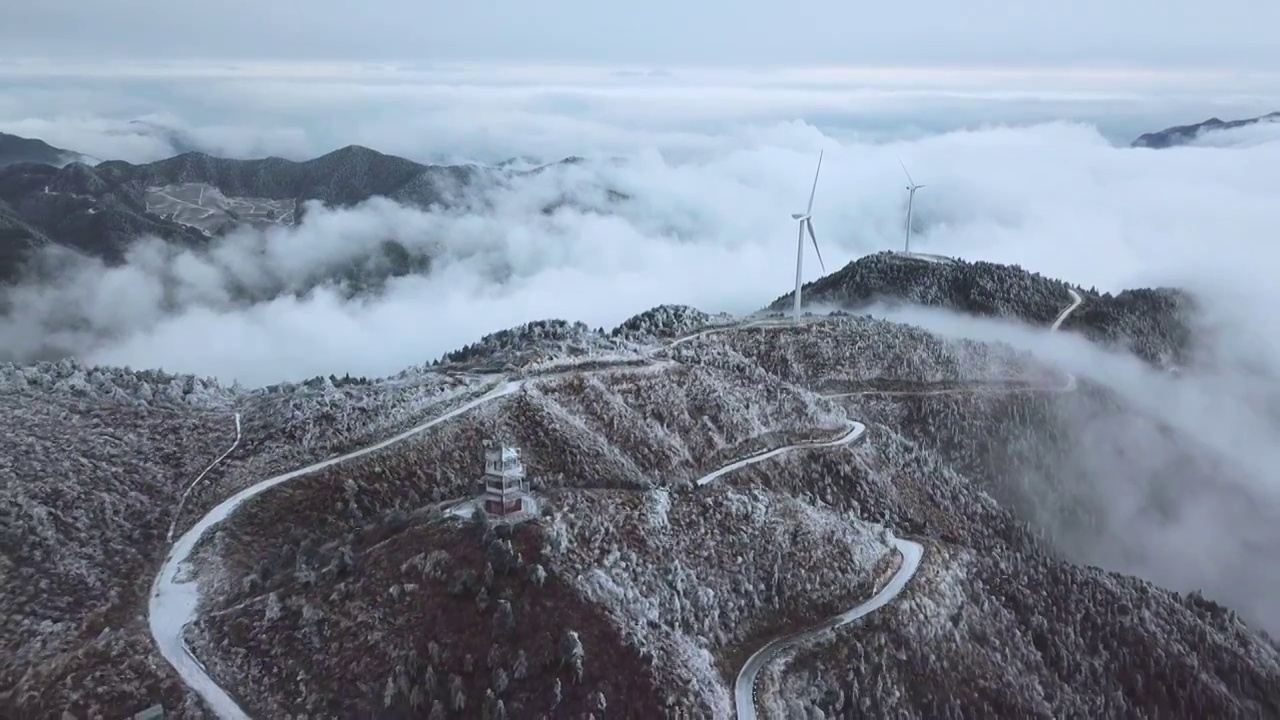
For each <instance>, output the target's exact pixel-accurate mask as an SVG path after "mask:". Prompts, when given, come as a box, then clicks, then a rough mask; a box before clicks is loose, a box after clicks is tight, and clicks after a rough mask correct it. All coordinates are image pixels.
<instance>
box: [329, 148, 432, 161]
mask: <svg viewBox="0 0 1280 720" xmlns="http://www.w3.org/2000/svg"><path fill="white" fill-rule="evenodd" d="M336 157H370V158H372V157H379V158H383V157H385V158H391V157H395V158H396V159H397V160H403V159H404V158H399V157H396V156H394V155H388V154H386V153H382V152H378V151H377V150H374V149H373V148H371V147H366V146H364V145H345V146H343V147H340V148H338V149H337V150H334V151H332V152H328V153H325V154H324V155H321V156H320V157H318V158H316V160H324V159H325V158H336ZM406 162H409V161H406Z"/></svg>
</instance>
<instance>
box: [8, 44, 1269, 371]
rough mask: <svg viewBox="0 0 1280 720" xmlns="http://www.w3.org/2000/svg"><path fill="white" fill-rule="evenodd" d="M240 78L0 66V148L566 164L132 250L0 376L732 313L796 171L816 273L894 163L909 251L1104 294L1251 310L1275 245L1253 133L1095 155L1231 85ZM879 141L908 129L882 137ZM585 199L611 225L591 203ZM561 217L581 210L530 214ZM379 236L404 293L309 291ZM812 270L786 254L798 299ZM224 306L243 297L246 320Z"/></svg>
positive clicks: (14, 349) (190, 366)
mask: <svg viewBox="0 0 1280 720" xmlns="http://www.w3.org/2000/svg"><path fill="white" fill-rule="evenodd" d="M0 70H3V68H0ZM250 70H251V69H245V68H243V67H241V68H223V67H218V66H190V67H188V66H175V67H174V68H170V69H169V70H167V71H164V72H159V71H157V70H156V69H154V68H146V67H143V68H142V69H137V68H134V69H130V67H129V66H122V67H121V68H117V69H116V70H115V71H114V74H111V75H108V76H106V77H105V79H104V77H102V76H100V75H98V76H95V75H92V74H90V69H87V68H80V69H76V68H70V69H67V68H62V67H61V66H30V67H26V69H25V71H24V72H25V73H26V74H22V73H20V72H18V71H17V70H15V69H14V68H12V67H11V68H9V69H8V74H7V75H6V74H5V73H4V72H0V79H4V80H5V81H6V82H9V83H11V84H12V85H13V87H14V88H15V89H16V91H15V92H13V93H6V94H5V98H6V99H5V100H4V101H2V102H0V131H7V132H12V133H16V134H21V135H26V136H34V137H41V138H43V139H45V140H47V141H49V142H51V143H52V144H54V145H57V146H59V147H64V148H68V149H71V150H75V151H77V152H82V153H86V154H89V155H93V156H95V157H100V158H122V159H127V160H131V161H135V162H142V161H148V160H153V159H157V158H161V157H166V156H168V155H170V154H172V153H174V152H177V151H185V150H191V149H199V150H205V151H209V152H213V153H216V154H222V155H228V156H232V157H254V156H264V155H270V154H274V155H281V156H285V157H291V158H299V159H301V158H307V157H312V156H315V155H318V154H321V153H323V152H326V151H328V150H331V149H334V148H336V147H339V146H341V145H345V144H349V143H359V144H365V145H368V146H372V147H375V148H377V149H379V150H383V151H386V152H392V153H401V154H404V155H406V156H408V157H411V158H414V159H418V160H421V161H433V160H438V161H451V162H464V161H465V162H481V163H494V162H498V161H500V160H503V159H508V158H511V157H522V158H528V159H529V160H531V161H535V162H538V161H549V160H555V159H558V158H560V157H564V156H567V155H580V156H584V157H586V158H587V159H588V162H586V163H585V164H582V165H575V166H566V167H563V168H560V169H557V170H555V171H553V172H548V173H544V174H541V175H538V176H535V177H532V178H529V179H527V180H525V181H521V182H516V183H514V184H511V185H507V186H504V187H502V188H499V189H495V190H492V191H491V192H490V193H489V196H488V197H486V198H484V209H483V210H480V211H440V212H424V211H421V210H417V209H411V208H405V207H400V206H396V205H394V204H392V203H388V202H385V201H381V200H374V201H371V202H369V203H367V204H365V205H362V206H360V207H357V208H352V209H345V210H331V211H318V212H314V213H312V214H310V215H309V216H308V219H307V221H306V222H304V223H303V224H302V225H301V226H300V227H297V228H294V229H279V230H269V231H266V232H254V231H243V232H238V233H235V234H232V235H231V236H229V237H227V238H224V239H220V240H218V241H216V242H214V243H213V244H212V245H211V247H210V248H209V249H208V251H207V252H190V251H186V252H177V251H174V250H173V249H172V248H168V247H165V246H164V245H162V244H161V243H158V242H148V241H143V242H140V243H139V244H138V246H137V247H136V248H135V250H134V251H133V252H132V253H131V255H130V260H129V262H128V263H127V264H126V265H124V266H123V267H116V268H103V267H101V266H98V265H97V264H96V263H85V264H84V265H83V266H82V267H80V268H79V269H77V270H74V271H68V272H67V273H65V274H64V277H63V278H62V280H61V281H59V282H56V283H53V284H40V285H27V286H23V287H19V288H17V289H15V290H11V291H10V294H9V298H8V299H9V301H10V303H11V305H12V307H13V310H12V312H10V313H9V315H8V316H7V317H5V318H4V319H2V320H0V346H3V347H4V348H5V351H6V354H7V355H8V356H9V357H16V358H32V357H38V356H45V355H47V354H48V353H49V352H50V348H52V349H53V350H55V351H69V352H72V353H74V354H77V355H79V356H82V357H85V358H86V359H88V360H91V361H94V362H101V363H112V364H128V365H131V366H134V367H157V366H159V367H163V368H164V369H166V370H170V371H184V372H194V373H198V374H204V375H213V376H217V377H219V378H222V379H225V380H228V381H231V380H238V381H240V382H243V383H246V384H249V385H258V384H265V383H270V382H274V381H279V380H283V379H301V378H305V377H309V376H313V375H317V374H329V373H337V374H343V373H347V372H350V373H353V374H357V375H367V376H381V375H387V374H390V373H394V372H397V371H399V370H401V369H403V368H405V367H407V366H410V365H415V364H421V363H423V362H426V361H430V360H432V359H434V358H437V357H439V356H440V355H441V354H443V353H444V352H447V351H449V350H451V349H454V348H456V347H459V346H461V345H463V344H466V343H468V342H471V341H474V340H476V339H478V338H479V337H480V336H482V335H484V334H485V333H488V332H492V331H494V330H498V329H501V328H504V327H509V326H512V325H515V324H519V323H521V322H526V321H529V320H535V319H541V318H549V317H562V318H567V319H574V320H583V321H585V322H587V323H589V324H591V325H593V326H606V327H608V326H612V325H614V324H616V323H617V322H619V321H621V320H623V319H625V318H626V317H628V316H630V315H632V314H634V313H636V312H639V311H642V310H644V309H646V308H648V307H651V306H653V305H656V304H660V303H687V304H691V305H695V306H697V307H700V308H703V309H706V310H709V311H728V312H737V313H745V312H750V311H753V310H755V309H758V308H759V307H761V306H762V305H764V304H765V303H767V302H768V301H770V300H771V299H773V298H774V297H776V296H777V295H779V294H781V293H782V292H785V291H786V290H787V289H788V287H789V285H790V278H791V276H792V274H793V272H794V270H793V265H792V260H791V257H792V256H793V255H792V252H793V248H792V245H791V243H792V242H793V240H792V238H794V234H793V232H794V230H793V228H792V221H791V220H790V218H789V214H790V213H792V212H795V211H798V210H800V209H802V208H803V205H804V203H805V200H806V196H807V194H808V190H809V184H810V182H811V180H812V173H813V168H814V163H815V162H816V159H817V155H818V152H819V150H822V151H825V153H826V155H825V158H826V160H825V163H824V165H823V171H822V178H821V181H820V182H819V186H818V192H817V199H816V203H815V208H814V212H815V226H816V228H817V232H818V237H819V240H820V241H821V243H822V247H823V252H824V259H825V260H826V262H827V264H828V270H833V269H835V268H837V267H839V266H841V265H843V264H845V263H847V262H849V261H850V260H852V259H854V258H857V257H859V256H861V255H864V254H867V253H869V252H874V251H877V250H882V249H888V248H893V247H897V246H899V245H900V244H901V236H902V234H903V226H904V212H903V211H904V206H905V200H906V198H905V195H906V193H905V190H904V184H905V178H904V177H903V174H902V169H901V168H900V167H899V158H900V159H901V160H902V162H904V163H905V164H906V166H907V167H908V168H909V169H911V171H912V173H913V174H914V175H915V178H916V181H917V182H920V183H924V184H927V185H928V187H926V188H925V189H923V190H921V191H920V193H919V195H918V196H917V204H916V210H915V223H914V224H915V226H916V232H917V235H916V240H915V245H916V247H917V248H918V249H920V250H922V251H929V252H937V253H943V254H948V255H958V256H962V257H965V258H969V259H986V260H994V261H999V262H1010V263H1018V264H1021V265H1023V266H1025V267H1028V268H1030V269H1033V270H1036V271H1039V272H1042V273H1045V274H1049V275H1053V276H1057V277H1061V278H1064V279H1067V280H1070V281H1073V282H1077V283H1081V284H1083V285H1085V286H1092V285H1096V286H1097V287H1099V288H1103V289H1109V290H1119V289H1122V288H1124V287H1130V286H1135V285H1150V284H1159V283H1173V284H1186V283H1188V282H1193V281H1197V282H1204V281H1208V280H1209V279H1211V278H1217V279H1222V278H1230V282H1229V283H1227V284H1238V282H1237V281H1243V280H1244V278H1245V277H1246V276H1245V275H1241V274H1240V273H1250V275H1248V276H1247V277H1250V278H1254V280H1256V282H1254V284H1255V285H1257V286H1258V287H1259V288H1265V287H1267V286H1268V285H1270V283H1265V282H1262V280H1264V279H1265V277H1263V278H1256V277H1255V276H1256V275H1257V274H1258V273H1259V272H1263V274H1264V276H1265V271H1264V270H1263V269H1264V268H1266V267H1267V263H1266V262H1264V261H1260V258H1268V257H1272V254H1271V253H1272V251H1271V249H1270V248H1271V243H1270V242H1269V240H1268V237H1269V236H1270V234H1271V233H1272V232H1273V228H1275V227H1277V226H1278V221H1280V205H1276V204H1275V203H1274V202H1272V201H1271V198H1272V196H1273V193H1274V189H1275V188H1276V187H1280V163H1277V162H1276V160H1277V156H1278V155H1280V144H1277V143H1275V142H1273V141H1272V139H1273V138H1275V137H1276V133H1274V132H1271V131H1270V128H1261V129H1260V128H1248V129H1243V130H1240V131H1233V132H1230V133H1223V134H1221V135H1220V136H1215V137H1213V138H1208V139H1206V140H1205V141H1204V144H1208V145H1213V146H1214V147H1212V148H1207V147H1193V148H1181V149H1173V150H1166V151H1145V150H1132V149H1127V148H1125V147H1123V145H1124V144H1125V142H1126V141H1127V140H1128V139H1129V138H1131V137H1132V135H1133V134H1136V130H1147V129H1156V128H1158V127H1162V126H1164V125H1165V124H1168V123H1170V122H1177V121H1191V120H1195V119H1197V118H1198V117H1199V116H1200V115H1204V114H1206V113H1207V112H1208V110H1206V109H1200V110H1196V109H1190V108H1189V107H1188V106H1189V105H1193V104H1194V103H1192V100H1193V99H1194V98H1196V97H1200V98H1201V105H1205V106H1211V107H1212V109H1213V110H1214V111H1217V112H1219V114H1222V106H1223V105H1224V104H1225V105H1226V107H1227V109H1228V111H1230V112H1237V113H1239V114H1241V115H1242V116H1247V114H1248V113H1249V112H1255V113H1256V112H1260V110H1257V108H1258V107H1260V106H1261V105H1260V103H1265V102H1269V100H1266V99H1262V100H1259V99H1258V96H1257V94H1256V93H1257V91H1258V89H1257V88H1252V90H1253V91H1254V94H1252V95H1247V96H1241V97H1243V98H1244V99H1235V100H1232V97H1233V96H1227V95H1212V96H1210V95H1200V96H1197V95H1195V94H1194V93H1192V94H1191V96H1190V97H1191V99H1188V96H1187V93H1186V92H1185V90H1183V89H1180V86H1177V85H1176V84H1174V85H1172V86H1171V85H1170V84H1171V83H1173V82H1174V81H1173V80H1170V79H1168V78H1159V77H1158V78H1156V79H1155V80H1151V79H1149V78H1145V76H1139V77H1138V78H1137V79H1135V78H1133V77H1129V76H1127V75H1120V76H1116V77H1113V76H1110V75H1098V74H1096V73H1095V74H1088V73H1086V74H1084V75H1082V76H1074V75H1069V74H1067V75H1062V74H1059V75H1052V74H1051V75H1046V76H1044V77H1036V76H1030V77H1022V76H1012V77H1009V76H1007V74H1003V75H1002V74H998V73H996V74H992V73H985V74H984V73H980V72H976V71H975V72H973V73H970V74H969V75H957V74H956V73H950V74H940V75H938V76H937V77H934V78H931V77H930V76H928V75H923V76H922V75H921V74H920V73H916V74H904V73H890V72H884V73H880V74H879V75H877V74H873V73H862V74H853V75H850V74H849V73H844V74H841V73H838V72H836V71H825V72H818V71H813V72H810V73H808V74H804V73H800V72H799V71H793V72H782V71H776V72H773V73H765V74H756V75H749V74H747V75H744V74H743V73H742V72H736V73H735V72H729V71H724V72H721V73H719V74H714V73H711V72H710V71H698V72H693V71H688V72H685V73H683V74H682V73H680V72H677V71H670V70H662V71H645V72H639V71H635V72H630V73H628V72H622V71H619V70H611V71H608V72H605V71H603V70H594V69H590V68H585V69H584V68H559V69H554V68H553V69H546V68H542V69H539V68H532V69H523V70H520V71H519V72H517V71H515V70H509V71H501V72H499V71H495V70H486V69H483V68H480V69H476V68H467V67H459V68H452V69H447V70H435V71H431V72H428V71H414V70H405V69H388V68H381V69H379V68H356V69H351V68H346V69H343V68H338V69H329V70H324V71H322V70H323V69H321V70H316V69H314V68H310V69H307V68H303V69H299V68H297V67H293V66H283V68H281V67H268V68H266V69H259V70H257V71H250ZM340 71H341V72H340ZM40 72H44V73H45V74H44V75H41V74H40ZM1188 82H1189V81H1188ZM1192 85H1194V83H1192ZM53 87H58V88H60V89H61V92H52V91H51V90H50V88H53ZM1170 87H1172V88H1173V90H1171V89H1170ZM1192 89H1196V90H1197V92H1200V93H1207V92H1209V90H1207V89H1203V88H1200V89H1197V88H1195V87H1193V88H1192ZM1175 91H1176V92H1175ZM1209 100H1212V102H1209ZM1233 103H1234V104H1233ZM1250 103H1252V104H1250ZM86 108H92V109H93V110H92V112H87V111H86ZM99 108H101V109H99ZM1107 108H1113V109H1114V110H1113V112H1112V113H1111V115H1108V114H1107ZM1174 114H1182V115H1181V117H1169V116H1170V115H1174ZM902 117H914V118H915V122H913V123H900V124H895V122H896V121H897V119H898V118H902ZM1002 117H1003V118H1005V119H1004V121H1003V122H1002V121H1001V118H1002ZM1054 117H1058V118H1065V119H1059V120H1055V119H1053V118H1054ZM1108 117H1110V118H1111V121H1110V122H1112V123H1113V124H1112V125H1107V121H1106V120H1105V118H1108ZM813 118H818V119H817V120H815V119H813ZM1094 118H1104V120H1093V121H1090V119H1094ZM139 120H141V122H139ZM1138 120H1140V121H1141V122H1142V123H1145V126H1144V127H1141V128H1135V131H1127V130H1117V129H1116V127H1121V126H1124V123H1125V122H1129V123H1136V122H1137V121H1138ZM1115 123H1119V125H1116V124H1115ZM1100 127H1101V128H1111V129H1110V130H1106V129H1102V130H1100V129H1099V128H1100ZM1276 127H1280V125H1277V126H1276ZM930 128H932V129H930ZM1126 132H1127V133H1129V134H1128V135H1117V133H1126ZM1268 133H1270V134H1268ZM1232 138H1235V141H1233V140H1232ZM606 188H607V189H612V190H616V191H620V192H623V193H625V194H626V195H627V196H628V198H629V199H626V200H623V201H619V202H607V201H606V200H605V198H604V193H605V189H606ZM564 198H568V199H571V200H577V201H580V202H578V203H577V204H576V205H575V204H569V205H566V206H562V207H561V208H560V209H559V210H558V211H556V212H555V213H552V214H550V215H548V214H545V213H543V212H541V210H542V208H544V207H545V206H546V205H547V204H549V203H552V202H555V201H557V200H558V199H564ZM387 238H395V239H396V240H398V241H399V242H401V243H402V244H404V245H405V246H406V247H407V248H409V249H410V250H411V251H414V252H421V253H423V254H429V255H430V256H431V257H432V258H433V266H432V271H431V272H430V274H429V275H425V276H424V275H414V276H409V277H403V278H397V279H393V280H391V281H390V282H389V283H388V284H387V285H386V286H385V287H383V288H381V289H380V291H379V292H378V293H376V294H370V293H358V294H354V295H353V293H351V292H349V291H348V290H347V289H345V288H343V287H340V286H338V285H336V284H325V283H323V282H320V284H319V285H318V286H317V282H318V281H319V280H323V279H324V278H326V277H329V276H332V275H334V274H335V273H336V272H337V271H338V270H339V269H340V268H342V267H344V266H347V265H350V264H352V263H353V262H354V263H359V262H363V261H364V260H365V259H367V258H368V257H369V256H370V254H371V253H375V252H376V251H377V249H378V248H379V247H380V246H381V245H382V243H383V241H384V240H386V239H387ZM821 272H822V271H821V269H820V267H819V266H818V264H817V262H816V261H815V259H814V257H813V256H810V257H809V261H808V265H807V267H806V271H805V277H806V279H813V278H816V277H818V276H819V275H820V274H821ZM246 290H247V291H249V296H250V297H255V298H270V299H264V300H263V301H261V302H256V303H252V304H247V303H245V302H243V301H242V300H241V299H238V298H243V296H244V294H245V291H246ZM1259 292H1266V291H1265V290H1261V289H1260V290H1259Z"/></svg>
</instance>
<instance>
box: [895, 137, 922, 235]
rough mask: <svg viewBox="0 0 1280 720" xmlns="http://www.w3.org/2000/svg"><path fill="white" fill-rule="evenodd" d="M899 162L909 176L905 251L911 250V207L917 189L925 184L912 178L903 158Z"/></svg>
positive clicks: (904, 172)
mask: <svg viewBox="0 0 1280 720" xmlns="http://www.w3.org/2000/svg"><path fill="white" fill-rule="evenodd" d="M898 164H899V165H902V172H903V174H905V175H906V176H907V241H906V244H905V245H904V246H903V250H902V251H903V252H908V253H909V252H911V207H912V205H914V204H915V199H916V191H917V190H919V189H920V188H922V187H925V186H924V185H917V184H916V181H915V180H912V179H911V173H909V172H907V166H906V164H905V163H903V162H902V158H898Z"/></svg>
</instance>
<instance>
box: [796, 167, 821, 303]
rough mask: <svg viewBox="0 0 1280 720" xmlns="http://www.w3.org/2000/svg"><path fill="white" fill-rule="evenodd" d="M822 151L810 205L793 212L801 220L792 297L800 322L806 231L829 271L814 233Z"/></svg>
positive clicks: (814, 249) (815, 250) (814, 177)
mask: <svg viewBox="0 0 1280 720" xmlns="http://www.w3.org/2000/svg"><path fill="white" fill-rule="evenodd" d="M822 152H823V151H821V150H819V151H818V169H817V170H815V171H814V173H813V189H812V190H810V191H809V206H808V207H807V208H805V211H804V212H802V213H791V219H792V220H799V221H800V228H799V230H800V234H799V236H798V237H797V239H796V294H795V297H794V298H792V306H791V314H792V316H793V317H794V318H795V320H796V322H800V285H801V283H802V282H803V280H802V277H801V275H802V270H803V268H804V233H805V231H806V230H808V231H809V239H810V240H812V241H813V251H814V252H816V253H817V254H818V264H819V265H820V266H822V272H824V273H825V272H826V271H827V264H826V263H824V262H822V251H821V250H819V249H818V237H817V236H816V235H814V234H813V196H814V195H815V194H817V192H818V173H820V172H822Z"/></svg>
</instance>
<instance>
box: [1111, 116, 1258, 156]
mask: <svg viewBox="0 0 1280 720" xmlns="http://www.w3.org/2000/svg"><path fill="white" fill-rule="evenodd" d="M1267 122H1280V112H1273V113H1267V114H1266V115H1259V116H1258V117H1254V118H1247V119H1244V120H1225V121H1224V120H1219V119H1218V118H1216V117H1212V118H1209V119H1208V120H1205V121H1204V122H1198V123H1196V124H1194V125H1175V126H1174V127H1168V128H1165V129H1164V130H1159V131H1157V132H1149V133H1146V134H1144V135H1141V136H1140V137H1138V139H1137V140H1134V141H1133V142H1132V143H1130V144H1129V146H1130V147H1142V148H1154V149H1161V148H1169V147H1176V146H1178V145H1186V144H1188V143H1191V142H1194V141H1195V139H1196V138H1198V137H1200V135H1201V134H1202V133H1204V132H1207V131H1213V130H1232V129H1235V128H1241V127H1246V126H1248V125H1257V124H1258V123H1267Z"/></svg>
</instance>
